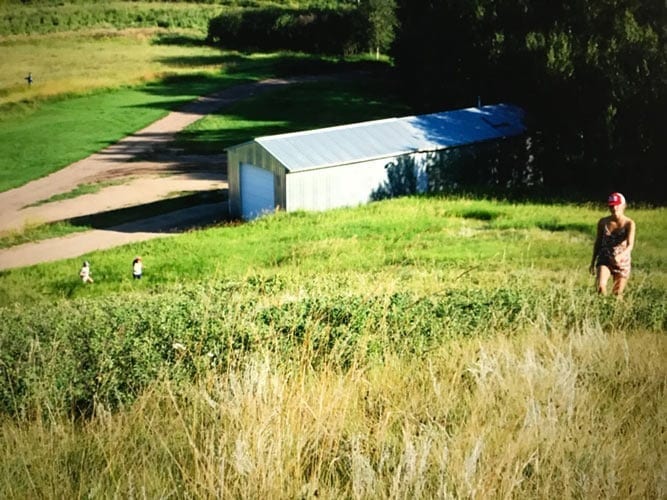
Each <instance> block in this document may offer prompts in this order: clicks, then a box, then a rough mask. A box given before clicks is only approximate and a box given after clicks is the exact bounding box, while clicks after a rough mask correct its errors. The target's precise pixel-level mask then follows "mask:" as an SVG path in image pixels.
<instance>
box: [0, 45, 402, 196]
mask: <svg viewBox="0 0 667 500" xmlns="http://www.w3.org/2000/svg"><path fill="white" fill-rule="evenodd" d="M152 35H155V33H153V34H152ZM155 36H157V35H155ZM160 40H163V41H164V40H165V38H160V36H157V38H155V37H154V36H147V33H144V32H141V33H137V32H130V33H124V34H123V36H116V35H114V36H111V37H101V38H97V37H90V36H79V35H76V36H74V35H72V36H65V37H60V36H52V37H47V38H43V39H42V38H38V39H37V40H33V41H30V42H11V43H9V42H8V43H6V44H5V45H0V50H2V52H3V54H6V55H7V57H3V58H0V69H4V70H5V71H3V72H0V75H2V76H0V82H2V83H3V88H4V90H5V94H4V98H5V104H4V105H3V106H0V109H2V110H3V113H2V115H1V116H0V190H7V189H10V188H12V187H16V186H20V185H22V184H24V183H25V182H27V181H29V180H31V179H34V178H38V177H41V176H44V175H46V174H48V173H50V172H53V171H55V170H58V169H59V168H62V167H63V166H66V165H68V164H69V163H72V162H74V161H76V160H79V159H81V158H83V157H85V156H87V155H89V154H91V153H93V152H96V151H99V150H100V149H102V148H103V147H105V146H106V145H108V144H111V143H113V142H115V141H117V140H118V139H120V138H121V137H124V136H126V135H128V134H131V133H132V132H134V131H136V130H138V129H140V128H141V127H143V126H146V125H148V124H149V123H151V122H153V121H155V120H157V119H158V118H160V117H162V116H164V115H165V114H166V113H167V112H168V111H170V110H172V109H174V108H176V107H178V106H179V105H181V104H183V103H185V102H187V101H189V100H192V99H194V98H196V97H198V96H200V95H205V94H207V93H211V92H213V91H217V90H221V89H223V88H225V87H228V86H231V85H235V84H239V83H243V82H247V81H250V80H257V79H261V78H264V77H267V76H270V75H275V74H290V72H291V71H296V72H304V71H306V72H307V71H309V70H310V69H312V71H315V72H317V71H321V70H323V69H324V70H325V71H333V70H334V69H335V68H336V66H337V65H338V64H339V63H338V62H336V61H330V62H327V61H322V62H318V61H317V59H313V60H311V59H310V58H308V57H307V56H298V55H297V56H294V55H282V54H274V55H268V56H266V55H265V56H250V55H239V54H235V53H222V52H220V51H218V50H215V49H210V48H207V47H203V46H198V45H187V44H186V45H184V46H183V45H174V44H171V43H162V42H160ZM33 43H34V45H33ZM29 58H33V59H34V60H35V61H41V62H42V64H43V66H42V69H41V70H39V69H34V70H33V76H34V78H35V83H33V85H32V87H30V88H28V86H27V84H26V83H25V82H22V81H21V80H22V78H23V76H22V75H23V70H21V71H17V69H16V68H17V67H19V66H21V64H22V63H21V64H19V61H22V60H23V59H29ZM341 70H342V71H345V70H346V66H345V64H342V65H341ZM12 74H13V76H10V75H12ZM158 77H159V78H158ZM12 80H14V81H16V80H17V81H19V82H20V84H19V85H14V84H13V83H11V81H12ZM45 80H46V81H45ZM142 81H145V83H140V82H142ZM52 94H53V95H52ZM49 95H52V96H51V98H48V96H49ZM28 97H29V99H28V100H23V101H20V99H27V98H28ZM311 98H312V95H311ZM264 102H266V101H264ZM352 102H353V101H350V102H349V103H348V104H347V108H341V114H340V117H339V120H340V119H345V118H346V114H345V113H343V112H342V110H343V109H352ZM355 102H356V104H355V106H354V109H356V116H363V115H364V113H365V112H366V111H367V110H368V109H369V108H370V107H372V106H373V103H372V102H369V103H366V102H358V101H355ZM376 102H377V101H376ZM319 104H321V105H323V106H327V105H329V106H330V104H331V103H326V102H320V103H319ZM389 109H391V108H389ZM268 111H269V110H268V109H267V112H268ZM283 111H284V110H283ZM256 119H257V120H259V118H256ZM324 119H328V120H330V119H331V118H326V117H324ZM310 123H318V122H317V115H313V116H311V122H310ZM217 125H218V124H214V126H217ZM252 127H255V128H256V130H254V129H253V128H252ZM262 130H263V129H262V128H261V124H260V125H258V124H254V125H252V126H250V129H248V130H245V131H241V133H240V134H239V133H238V132H237V135H236V136H234V138H238V137H239V136H242V137H244V139H243V140H246V139H247V138H248V137H251V136H254V135H256V133H257V132H261V131H262ZM243 134H246V135H243ZM195 136H196V137H195V139H193V140H196V141H200V142H201V141H203V142H210V140H211V137H210V134H209V136H208V137H202V134H201V133H200V132H197V133H196V134H195ZM190 138H192V134H190ZM212 138H213V140H217V138H218V137H217V135H215V134H214V135H213V137H212ZM226 144H229V143H218V144H216V145H215V146H214V148H215V149H216V151H219V148H221V147H224V145H226ZM208 148H209V149H211V146H208Z"/></svg>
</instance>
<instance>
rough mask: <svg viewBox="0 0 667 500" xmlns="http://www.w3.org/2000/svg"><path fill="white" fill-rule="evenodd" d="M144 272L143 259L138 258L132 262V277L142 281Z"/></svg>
mask: <svg viewBox="0 0 667 500" xmlns="http://www.w3.org/2000/svg"><path fill="white" fill-rule="evenodd" d="M142 272H143V264H142V263H141V257H136V258H135V259H134V260H133V261H132V277H133V278H134V279H135V280H140V279H141V273H142Z"/></svg>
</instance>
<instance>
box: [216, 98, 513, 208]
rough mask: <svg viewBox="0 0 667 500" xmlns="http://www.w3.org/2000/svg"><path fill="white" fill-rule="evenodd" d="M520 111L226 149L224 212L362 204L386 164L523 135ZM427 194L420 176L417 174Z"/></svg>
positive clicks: (320, 132) (417, 120)
mask: <svg viewBox="0 0 667 500" xmlns="http://www.w3.org/2000/svg"><path fill="white" fill-rule="evenodd" d="M524 130H525V126H524V124H523V112H522V110H521V109H520V108H517V107H516V106H512V105H507V104H495V105H489V106H482V107H478V108H466V109H459V110H454V111H444V112H440V113H433V114H428V115H419V116H408V117H404V118H389V119H385V120H374V121H369V122H362V123H354V124H350V125H342V126H337V127H329V128H322V129H315V130H308V131H304V132H294V133H289V134H280V135H273V136H266V137H259V138H256V139H254V140H252V141H249V142H246V143H243V144H239V145H236V146H232V147H230V148H228V149H227V164H228V179H229V203H230V213H231V214H232V215H233V216H240V217H242V218H244V219H252V218H255V217H257V216H259V215H261V214H262V213H264V212H272V211H274V210H275V209H277V208H278V209H282V210H287V211H292V210H326V209H329V208H335V207H341V206H353V205H358V204H362V203H367V202H368V201H370V199H371V194H372V193H373V192H374V191H375V190H377V189H378V187H379V186H381V185H383V184H384V183H385V181H386V180H387V170H386V168H385V167H386V165H387V164H388V163H390V162H393V161H396V160H397V159H399V158H400V157H403V156H411V157H412V158H413V159H414V160H415V165H418V166H419V165H420V160H423V158H425V156H426V155H427V154H429V153H433V152H436V151H441V150H444V149H447V148H452V147H457V146H462V145H466V144H471V143H475V142H482V141H489V140H494V139H500V138H502V137H509V136H513V135H518V134H521V133H523V132H524ZM417 174H418V179H420V181H418V188H419V190H420V191H423V190H424V189H425V186H426V184H425V180H424V176H425V171H424V170H423V169H421V171H419V172H417Z"/></svg>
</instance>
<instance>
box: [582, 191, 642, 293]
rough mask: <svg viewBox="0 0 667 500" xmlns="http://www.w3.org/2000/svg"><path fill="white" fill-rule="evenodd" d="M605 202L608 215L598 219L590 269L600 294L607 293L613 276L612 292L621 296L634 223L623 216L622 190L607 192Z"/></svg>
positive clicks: (623, 199)
mask: <svg viewBox="0 0 667 500" xmlns="http://www.w3.org/2000/svg"><path fill="white" fill-rule="evenodd" d="M607 205H608V206H609V211H610V212H611V215H609V216H607V217H603V218H602V219H600V220H599V221H598V226H597V236H596V238H595V244H594V245H593V258H592V259H591V265H590V271H591V273H592V274H596V280H595V284H596V287H597V290H598V292H599V293H601V294H606V293H607V281H609V278H610V277H613V279H614V286H613V288H612V291H613V293H614V294H615V295H617V296H618V297H621V296H622V295H623V290H624V289H625V285H626V284H627V282H628V278H629V277H630V268H631V264H632V261H631V253H632V248H633V247H634V245H635V222H634V221H633V220H632V219H630V218H629V217H626V215H625V206H626V203H625V196H623V195H622V194H621V193H612V194H610V195H609V198H608V200H607ZM596 269H597V273H596Z"/></svg>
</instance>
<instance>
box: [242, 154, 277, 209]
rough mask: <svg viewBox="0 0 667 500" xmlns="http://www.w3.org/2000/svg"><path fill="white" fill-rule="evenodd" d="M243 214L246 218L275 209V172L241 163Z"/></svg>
mask: <svg viewBox="0 0 667 500" xmlns="http://www.w3.org/2000/svg"><path fill="white" fill-rule="evenodd" d="M240 173H241V216H242V217H243V218H244V219H245V220H250V219H254V218H255V217H259V216H260V215H262V214H263V213H265V212H273V210H274V209H275V206H276V205H275V188H274V185H273V182H274V180H273V172H269V171H268V170H264V169H262V168H259V167H256V166H254V165H249V164H247V163H243V164H241V172H240Z"/></svg>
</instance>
